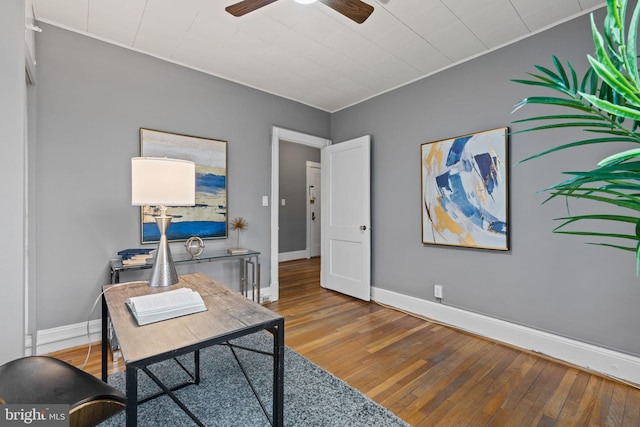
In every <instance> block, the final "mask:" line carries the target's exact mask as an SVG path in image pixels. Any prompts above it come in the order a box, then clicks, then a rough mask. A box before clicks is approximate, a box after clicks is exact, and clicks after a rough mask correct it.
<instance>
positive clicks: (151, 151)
mask: <svg viewBox="0 0 640 427" xmlns="http://www.w3.org/2000/svg"><path fill="white" fill-rule="evenodd" d="M140 155H141V156H142V157H168V158H172V159H181V160H190V161H192V162H194V163H195V164H196V205H195V206H193V207H191V206H188V207H168V209H167V215H170V216H172V217H173V219H172V220H171V224H170V225H169V229H168V230H167V239H168V240H169V241H182V240H187V239H189V238H190V237H191V236H197V237H200V238H201V239H223V238H226V237H227V228H228V226H227V225H228V224H227V222H228V221H227V142H226V141H219V140H216V139H208V138H200V137H195V136H187V135H179V134H174V133H167V132H160V131H156V130H150V129H140ZM156 215H159V209H158V208H155V207H151V206H143V207H142V208H141V218H142V220H141V222H142V224H141V242H142V243H151V242H157V241H159V240H160V230H159V229H158V226H157V225H156V221H155V218H154V216H156Z"/></svg>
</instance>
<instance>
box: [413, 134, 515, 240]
mask: <svg viewBox="0 0 640 427" xmlns="http://www.w3.org/2000/svg"><path fill="white" fill-rule="evenodd" d="M507 131H508V129H507V128H506V127H504V128H498V129H492V130H487V131H484V132H479V133H474V134H471V135H464V136H459V137H456V138H451V139H446V140H442V141H435V142H429V143H425V144H422V145H421V146H420V159H421V168H422V169H421V178H422V243H429V244H439V245H449V246H464V247H471V248H483V249H495V250H504V251H506V250H508V249H509V221H508V213H509V211H508V201H509V199H508V194H509V191H508V184H509V182H508V165H509V163H508V146H507V145H508V144H507V143H508V141H507Z"/></svg>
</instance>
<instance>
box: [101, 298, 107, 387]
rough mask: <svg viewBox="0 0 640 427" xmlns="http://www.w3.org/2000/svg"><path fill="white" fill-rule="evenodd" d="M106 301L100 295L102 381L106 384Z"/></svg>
mask: <svg viewBox="0 0 640 427" xmlns="http://www.w3.org/2000/svg"><path fill="white" fill-rule="evenodd" d="M108 313H109V310H108V309H107V300H106V299H105V298H104V294H102V346H101V347H102V381H104V382H105V383H106V382H107V353H108V351H109V341H108V338H107V316H108Z"/></svg>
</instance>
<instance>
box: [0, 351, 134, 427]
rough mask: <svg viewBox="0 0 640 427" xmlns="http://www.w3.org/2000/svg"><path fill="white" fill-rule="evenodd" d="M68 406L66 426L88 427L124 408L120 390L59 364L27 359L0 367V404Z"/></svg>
mask: <svg viewBox="0 0 640 427" xmlns="http://www.w3.org/2000/svg"><path fill="white" fill-rule="evenodd" d="M3 400H4V403H17V404H68V405H69V425H70V426H71V427H90V426H95V425H96V424H99V423H100V422H102V421H104V420H106V419H107V418H109V417H111V416H113V415H115V414H116V413H118V412H120V411H122V410H123V409H124V408H125V404H126V396H125V394H124V393H123V392H121V391H120V390H118V389H116V388H114V387H112V386H110V385H109V384H107V383H105V382H103V381H101V380H100V379H98V378H96V377H94V376H93V375H91V374H89V373H87V372H85V371H83V370H80V369H78V368H76V367H75V366H72V365H70V364H68V363H66V362H63V361H62V360H58V359H54V358H52V357H47V356H30V357H23V358H21V359H17V360H13V361H11V362H8V363H6V364H4V365H2V366H0V403H2V401H3Z"/></svg>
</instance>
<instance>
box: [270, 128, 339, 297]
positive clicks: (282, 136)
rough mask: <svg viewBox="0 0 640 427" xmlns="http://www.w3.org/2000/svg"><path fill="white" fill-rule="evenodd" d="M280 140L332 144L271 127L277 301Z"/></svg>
mask: <svg viewBox="0 0 640 427" xmlns="http://www.w3.org/2000/svg"><path fill="white" fill-rule="evenodd" d="M280 140H283V141H288V142H294V143H296V144H303V145H308V146H311V147H315V148H320V149H322V148H324V147H327V146H329V145H331V140H330V139H325V138H320V137H318V136H313V135H309V134H306V133H302V132H296V131H293V130H289V129H284V128H279V127H277V126H273V127H272V129H271V281H270V284H269V287H270V299H271V301H277V300H278V298H279V295H280V291H279V279H278V251H279V249H278V248H279V242H278V215H279V213H280V210H279V204H278V200H279V199H280V161H279V159H280Z"/></svg>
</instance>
